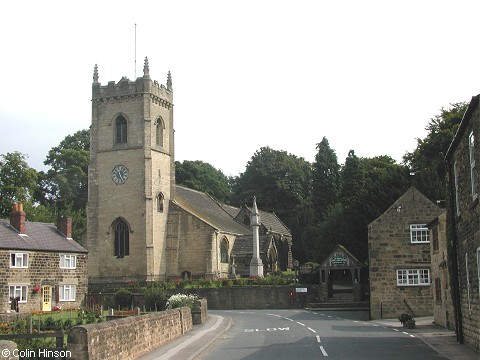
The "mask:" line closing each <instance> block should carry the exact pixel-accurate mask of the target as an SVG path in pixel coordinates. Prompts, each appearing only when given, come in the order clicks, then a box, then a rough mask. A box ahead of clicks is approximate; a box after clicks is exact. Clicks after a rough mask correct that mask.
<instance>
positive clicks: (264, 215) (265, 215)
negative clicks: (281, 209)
mask: <svg viewBox="0 0 480 360" xmlns="http://www.w3.org/2000/svg"><path fill="white" fill-rule="evenodd" d="M246 208H247V209H248V210H249V211H250V212H252V208H250V207H248V206H247V207H246ZM258 213H259V215H260V222H261V223H262V225H263V226H265V228H266V229H267V230H271V231H273V232H274V233H276V234H281V235H287V236H290V237H291V236H292V233H291V232H290V230H289V229H288V228H287V227H286V226H285V224H284V223H283V222H282V220H280V219H279V217H278V216H277V215H276V214H275V213H273V212H272V213H270V212H267V211H263V210H258Z"/></svg>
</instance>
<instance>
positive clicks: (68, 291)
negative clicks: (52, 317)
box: [58, 285, 77, 301]
mask: <svg viewBox="0 0 480 360" xmlns="http://www.w3.org/2000/svg"><path fill="white" fill-rule="evenodd" d="M58 291H59V294H58V298H59V300H60V301H75V295H76V294H77V287H76V286H75V285H60V286H59V287H58Z"/></svg>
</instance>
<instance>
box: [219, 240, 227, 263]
mask: <svg viewBox="0 0 480 360" xmlns="http://www.w3.org/2000/svg"><path fill="white" fill-rule="evenodd" d="M220 262H222V263H227V264H228V241H227V239H225V238H223V239H222V243H221V244H220Z"/></svg>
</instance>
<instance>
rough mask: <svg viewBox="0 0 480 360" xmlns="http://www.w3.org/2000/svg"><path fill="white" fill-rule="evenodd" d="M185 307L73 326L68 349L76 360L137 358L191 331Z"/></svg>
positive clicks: (125, 359)
mask: <svg viewBox="0 0 480 360" xmlns="http://www.w3.org/2000/svg"><path fill="white" fill-rule="evenodd" d="M192 326H193V323H192V314H191V311H190V309H189V308H188V307H183V308H179V309H173V310H168V311H162V312H156V313H151V314H147V315H140V316H130V317H127V318H122V319H118V320H111V321H105V322H102V323H97V324H89V325H83V326H75V327H74V328H72V329H71V330H70V331H69V333H68V345H67V350H68V351H71V352H72V355H73V357H72V359H75V360H104V359H109V360H116V359H118V360H129V359H136V358H137V357H138V356H140V355H141V354H144V353H146V352H148V351H150V350H152V349H154V348H155V347H158V346H161V345H162V344H165V343H167V342H169V341H171V340H173V339H175V338H177V337H178V336H180V335H182V334H185V333H186V332H188V331H190V330H191V329H192Z"/></svg>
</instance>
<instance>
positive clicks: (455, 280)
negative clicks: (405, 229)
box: [445, 159, 463, 344]
mask: <svg viewBox="0 0 480 360" xmlns="http://www.w3.org/2000/svg"><path fill="white" fill-rule="evenodd" d="M445 165H446V168H447V178H448V186H447V191H448V192H449V194H448V195H449V196H448V198H449V199H450V201H449V206H448V211H447V214H448V220H449V221H448V222H449V223H450V224H451V226H452V231H451V232H450V234H451V235H452V239H451V242H452V279H451V280H452V289H453V294H452V295H453V305H454V309H455V320H456V321H455V333H456V334H457V341H458V342H459V343H460V344H463V320H462V306H461V305H462V304H461V300H460V282H459V271H458V238H457V224H456V221H455V216H456V214H455V205H454V204H455V202H454V201H452V200H453V196H454V194H455V189H454V186H455V182H454V179H453V176H454V175H453V174H452V164H451V163H450V161H449V160H448V159H447V160H446V164H445Z"/></svg>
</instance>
